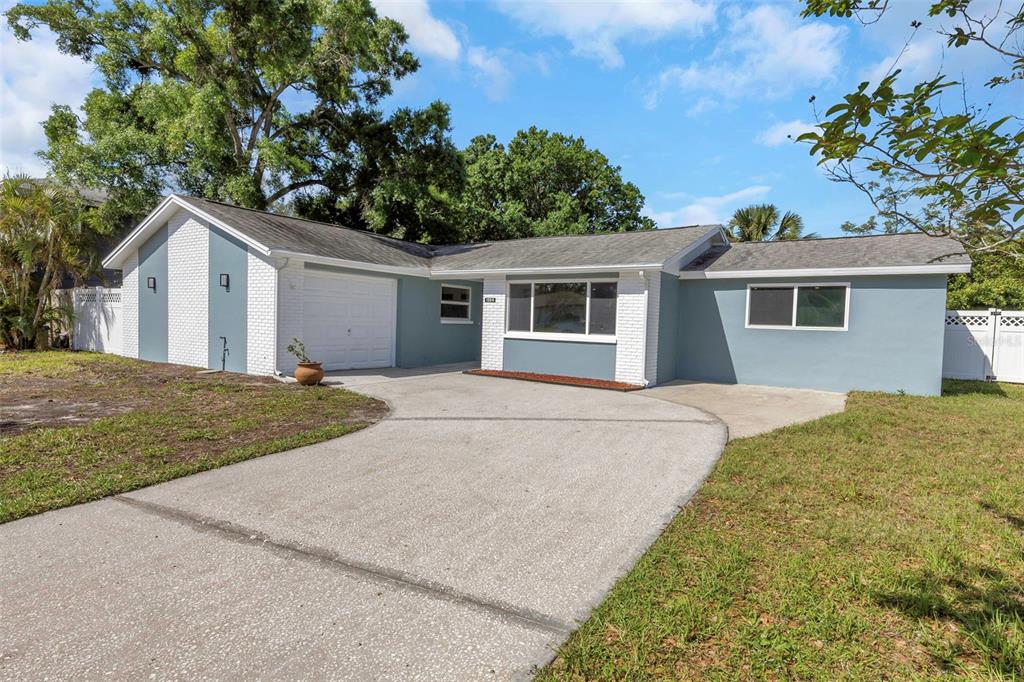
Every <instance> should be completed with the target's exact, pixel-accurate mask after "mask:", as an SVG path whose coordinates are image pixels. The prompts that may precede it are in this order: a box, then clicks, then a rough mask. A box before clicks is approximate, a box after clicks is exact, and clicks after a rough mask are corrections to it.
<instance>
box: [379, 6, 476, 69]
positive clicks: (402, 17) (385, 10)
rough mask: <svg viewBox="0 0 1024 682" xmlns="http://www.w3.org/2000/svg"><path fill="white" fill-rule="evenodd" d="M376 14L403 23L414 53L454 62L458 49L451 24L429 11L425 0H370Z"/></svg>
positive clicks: (459, 52)
mask: <svg viewBox="0 0 1024 682" xmlns="http://www.w3.org/2000/svg"><path fill="white" fill-rule="evenodd" d="M373 7H374V9H376V10H377V12H378V13H379V14H382V15H384V16H386V17H390V18H391V19H394V20H395V21H398V22H400V23H401V24H402V25H403V26H405V31H406V33H408V34H409V46H410V47H411V48H412V50H413V52H414V53H415V54H417V55H423V54H427V55H430V56H431V57H437V58H439V59H445V60H447V61H455V60H457V59H458V58H459V55H460V54H461V52H462V46H461V44H460V43H459V39H458V38H456V37H455V32H454V31H452V29H451V27H450V26H449V25H448V24H446V23H444V22H443V21H441V20H440V19H437V18H436V17H434V15H433V14H431V13H430V6H429V5H428V4H427V0H373Z"/></svg>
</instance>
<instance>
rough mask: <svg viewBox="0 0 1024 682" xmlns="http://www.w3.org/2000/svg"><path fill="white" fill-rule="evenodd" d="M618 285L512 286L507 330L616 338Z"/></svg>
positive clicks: (519, 332)
mask: <svg viewBox="0 0 1024 682" xmlns="http://www.w3.org/2000/svg"><path fill="white" fill-rule="evenodd" d="M617 293H618V285H617V283H616V282H615V281H591V280H586V281H565V282H562V281H559V282H510V283H509V285H508V312H507V315H508V320H507V326H506V328H507V330H508V332H510V333H512V334H535V335H537V336H545V335H548V336H557V335H580V336H585V337H591V336H593V337H604V338H609V337H614V335H615V304H616V296H617Z"/></svg>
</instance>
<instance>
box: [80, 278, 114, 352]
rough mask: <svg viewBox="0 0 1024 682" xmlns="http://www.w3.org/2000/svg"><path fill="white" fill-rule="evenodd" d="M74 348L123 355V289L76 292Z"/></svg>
mask: <svg viewBox="0 0 1024 682" xmlns="http://www.w3.org/2000/svg"><path fill="white" fill-rule="evenodd" d="M73 300H74V312H75V324H74V334H73V337H72V338H73V341H72V343H73V347H74V348H75V349H76V350H93V351H98V352H100V353H120V352H121V335H122V330H121V320H122V317H121V290H120V289H106V288H103V287H83V288H81V289H75V290H74V299H73Z"/></svg>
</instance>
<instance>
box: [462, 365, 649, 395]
mask: <svg viewBox="0 0 1024 682" xmlns="http://www.w3.org/2000/svg"><path fill="white" fill-rule="evenodd" d="M465 374H474V375H476V376H483V377H497V378H499V379H520V380H522V381H536V382H539V383H542V384H561V385H563V386H579V387H580V388H601V389H604V390H606V391H622V392H628V391H639V390H641V389H642V388H643V386H638V385H636V384H626V383H623V382H621V381H605V380H604V379H583V378H580V377H567V376H562V375H560V374H536V373H534V372H505V371H500V370H496V369H470V370H467V371H466V372H465Z"/></svg>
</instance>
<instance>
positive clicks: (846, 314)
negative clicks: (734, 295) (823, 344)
mask: <svg viewBox="0 0 1024 682" xmlns="http://www.w3.org/2000/svg"><path fill="white" fill-rule="evenodd" d="M802 287H843V288H844V289H846V298H845V300H844V301H843V326H842V327H800V326H797V324H796V306H797V301H798V300H799V298H800V297H799V295H798V292H797V289H800V288H802ZM751 289H792V290H793V317H792V324H790V325H781V324H750V290H751ZM743 326H744V327H745V328H746V329H780V330H783V331H798V332H845V331H848V330H849V328H850V283H849V282H799V283H796V282H792V283H782V282H770V283H768V282H766V283H762V284H747V306H746V309H745V310H744V311H743Z"/></svg>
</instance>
